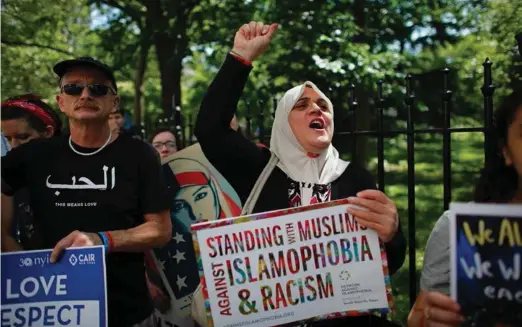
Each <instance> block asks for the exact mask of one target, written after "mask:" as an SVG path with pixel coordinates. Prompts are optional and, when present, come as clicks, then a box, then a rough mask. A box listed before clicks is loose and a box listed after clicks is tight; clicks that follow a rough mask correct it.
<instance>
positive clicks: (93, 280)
mask: <svg viewBox="0 0 522 327" xmlns="http://www.w3.org/2000/svg"><path fill="white" fill-rule="evenodd" d="M50 255H51V250H39V251H27V252H9V253H2V268H1V270H2V277H1V279H2V309H1V310H2V327H7V326H10V327H12V326H16V327H31V326H77V327H106V326H107V293H106V281H105V253H104V249H103V247H101V246H100V247H86V248H74V249H73V248H71V249H67V250H65V251H64V253H63V255H62V258H61V259H60V260H59V261H58V262H57V263H50V261H49V258H50Z"/></svg>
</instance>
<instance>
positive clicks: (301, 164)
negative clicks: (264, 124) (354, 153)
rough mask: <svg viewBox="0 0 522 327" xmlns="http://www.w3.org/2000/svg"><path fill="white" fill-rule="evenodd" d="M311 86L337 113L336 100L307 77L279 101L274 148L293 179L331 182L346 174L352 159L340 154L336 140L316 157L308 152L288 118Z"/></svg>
mask: <svg viewBox="0 0 522 327" xmlns="http://www.w3.org/2000/svg"><path fill="white" fill-rule="evenodd" d="M307 86H309V87H311V88H312V89H313V90H314V91H315V92H317V94H318V95H319V96H320V97H321V98H323V99H324V100H325V101H326V102H327V105H328V107H329V109H330V111H331V113H332V116H333V105H332V102H331V101H330V99H328V98H327V97H326V96H325V95H324V93H323V92H321V90H319V88H318V87H317V86H315V84H314V83H312V82H309V81H307V82H305V83H304V84H302V85H299V86H296V87H294V88H292V89H290V90H289V91H287V92H286V93H285V95H284V96H283V98H281V100H280V101H279V103H278V105H277V109H276V113H275V119H274V124H273V126H272V136H271V140H270V150H271V151H272V152H273V153H274V154H275V155H276V156H277V157H278V158H279V162H278V164H277V166H278V167H279V168H280V169H281V170H282V171H283V172H284V173H285V174H286V175H287V176H288V177H289V178H291V179H292V180H294V181H296V182H306V183H314V184H329V183H331V182H333V181H335V180H336V179H337V178H339V176H341V175H342V173H343V172H344V171H345V169H346V167H348V164H349V163H348V162H346V161H344V160H341V159H340V158H339V152H337V150H336V149H335V148H334V147H333V145H332V144H330V145H329V146H328V148H327V149H325V150H324V151H323V152H322V153H321V154H320V155H319V156H317V157H315V158H312V157H310V156H308V155H307V153H306V150H305V149H304V148H303V147H302V146H301V144H299V142H298V141H297V138H296V137H295V135H294V133H293V132H292V129H291V128H290V123H289V122H288V115H289V114H290V111H291V110H292V108H293V107H294V105H295V103H296V102H297V101H298V100H299V98H300V97H301V96H302V95H303V93H304V90H305V88H306V87H307ZM332 133H333V122H332Z"/></svg>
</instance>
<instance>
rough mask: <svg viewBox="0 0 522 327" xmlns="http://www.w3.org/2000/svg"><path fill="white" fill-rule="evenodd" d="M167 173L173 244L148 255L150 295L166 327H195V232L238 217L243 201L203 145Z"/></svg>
mask: <svg viewBox="0 0 522 327" xmlns="http://www.w3.org/2000/svg"><path fill="white" fill-rule="evenodd" d="M163 170H164V174H165V178H166V181H167V184H168V188H169V191H170V195H171V199H172V201H171V209H170V217H171V219H172V240H171V241H170V242H169V243H168V244H167V245H166V246H165V247H162V248H159V249H155V250H154V251H153V252H151V253H149V254H148V255H147V275H148V282H149V289H150V290H151V295H152V297H153V300H154V304H155V307H156V313H157V315H158V317H159V318H160V320H161V326H165V327H173V326H180V327H181V326H183V327H185V326H192V325H193V322H192V319H191V318H190V304H191V301H192V294H193V293H194V291H195V290H196V287H197V286H198V285H199V272H198V264H197V261H196V254H195V252H194V247H193V243H192V235H191V231H190V226H191V225H192V224H194V223H198V222H204V221H212V220H216V219H221V218H226V217H234V216H238V215H240V213H241V201H240V199H239V196H238V195H237V194H236V192H235V191H234V189H233V188H232V187H231V186H230V184H229V183H228V182H227V181H226V180H225V178H224V177H223V176H222V175H221V174H220V173H219V172H218V171H217V170H216V169H215V168H214V167H213V166H212V165H211V164H210V162H208V160H207V159H206V158H205V156H204V155H203V152H202V150H201V147H200V146H199V144H195V145H192V146H190V147H188V148H186V149H184V150H182V151H179V152H177V153H175V154H173V155H172V156H169V157H167V158H165V159H164V160H163Z"/></svg>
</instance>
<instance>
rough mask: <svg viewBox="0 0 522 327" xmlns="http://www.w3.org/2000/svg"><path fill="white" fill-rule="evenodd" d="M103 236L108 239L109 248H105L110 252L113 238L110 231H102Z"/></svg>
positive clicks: (112, 246)
mask: <svg viewBox="0 0 522 327" xmlns="http://www.w3.org/2000/svg"><path fill="white" fill-rule="evenodd" d="M103 234H105V236H107V239H108V240H109V248H108V249H107V252H108V253H110V252H112V249H113V248H114V240H113V239H112V236H111V233H109V232H103Z"/></svg>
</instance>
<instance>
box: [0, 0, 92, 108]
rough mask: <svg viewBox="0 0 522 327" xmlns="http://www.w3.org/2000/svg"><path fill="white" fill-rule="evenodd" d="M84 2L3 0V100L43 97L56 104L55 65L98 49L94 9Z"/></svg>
mask: <svg viewBox="0 0 522 327" xmlns="http://www.w3.org/2000/svg"><path fill="white" fill-rule="evenodd" d="M83 3H84V2H83V1H80V0H72V1H70V0H57V1H54V2H53V5H52V6H49V3H48V2H46V1H38V0H19V1H3V2H2V5H3V10H2V13H1V18H2V30H3V33H2V96H3V97H4V98H6V97H10V96H15V95H20V94H23V93H29V92H32V93H37V94H40V95H42V97H43V98H45V99H48V100H51V99H53V96H54V94H56V91H57V78H56V76H55V75H54V73H53V72H52V67H53V65H54V64H55V63H57V62H58V61H60V60H63V59H65V58H70V57H71V56H73V55H79V54H80V53H88V52H89V49H92V48H94V47H96V45H97V43H98V41H97V40H98V38H97V35H96V34H93V33H92V32H91V31H90V30H89V28H88V23H89V14H90V10H89V8H88V7H85V6H84V5H83Z"/></svg>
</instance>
